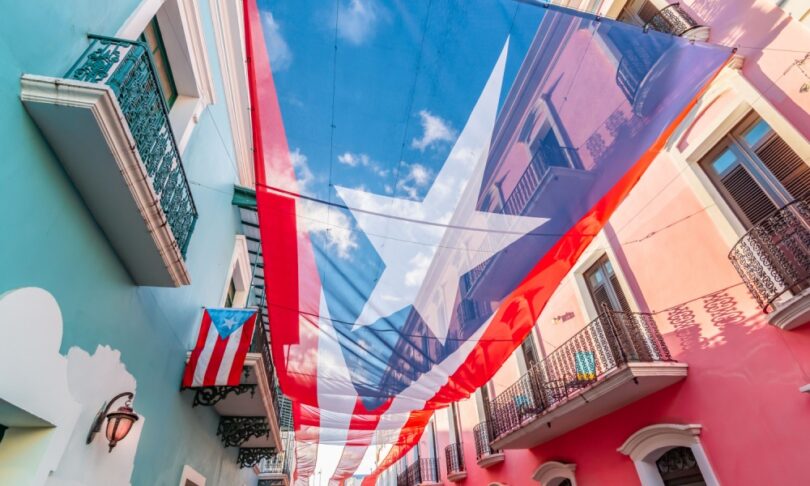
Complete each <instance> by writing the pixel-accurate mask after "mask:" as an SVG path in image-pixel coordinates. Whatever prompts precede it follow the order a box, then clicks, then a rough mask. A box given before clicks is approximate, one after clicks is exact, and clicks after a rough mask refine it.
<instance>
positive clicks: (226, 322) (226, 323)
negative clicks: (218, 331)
mask: <svg viewBox="0 0 810 486" xmlns="http://www.w3.org/2000/svg"><path fill="white" fill-rule="evenodd" d="M238 322H239V321H238V320H237V319H236V318H234V317H226V318H225V319H223V320H222V326H223V327H225V329H228V330H231V329H233V328H234V327H236V324H237V323H238Z"/></svg>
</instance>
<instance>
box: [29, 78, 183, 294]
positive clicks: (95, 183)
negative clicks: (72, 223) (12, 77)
mask: <svg viewBox="0 0 810 486" xmlns="http://www.w3.org/2000/svg"><path fill="white" fill-rule="evenodd" d="M21 85H22V87H21V93H20V97H21V99H22V101H23V104H24V105H25V108H26V109H27V110H28V113H29V114H30V115H31V118H32V119H33V120H34V122H35V123H36V124H37V126H38V127H39V128H40V130H41V131H42V133H43V135H44V136H45V138H46V139H47V140H48V143H49V144H50V146H51V148H52V149H53V151H54V152H55V153H56V155H57V156H58V158H59V161H60V162H61V164H62V166H63V167H64V169H65V171H66V172H67V174H68V175H69V176H70V179H71V181H72V182H73V184H74V186H75V187H76V189H77V190H78V192H79V193H80V195H81V197H82V199H83V200H84V202H85V204H86V205H87V207H88V208H89V209H90V212H91V213H92V214H93V218H94V219H95V220H96V222H97V223H98V225H99V226H100V227H101V228H102V230H103V231H104V234H105V235H106V237H107V239H108V240H109V241H110V244H111V245H112V247H113V248H114V249H115V252H116V253H117V254H118V256H119V258H120V259H121V261H122V263H123V264H124V266H125V267H126V269H127V271H128V272H129V274H130V275H131V276H132V278H133V280H134V281H135V282H136V283H137V284H139V285H154V286H164V287H174V286H180V285H187V284H189V283H190V277H189V272H188V269H187V268H186V264H185V260H184V258H183V255H182V252H181V251H180V248H179V246H178V245H177V242H176V240H175V238H174V235H173V234H172V231H171V228H170V227H169V225H168V224H167V220H166V215H165V214H164V213H163V210H162V209H161V205H160V200H159V198H158V196H157V195H156V193H155V191H154V189H153V188H152V185H151V182H150V180H149V177H148V176H147V173H146V167H145V166H144V165H143V162H142V161H141V158H140V155H139V153H138V150H137V148H136V147H135V140H134V139H133V138H132V134H131V133H130V130H129V126H128V124H127V122H126V119H125V118H124V114H123V112H122V111H121V107H120V106H119V105H118V102H117V100H116V97H115V95H114V94H113V91H112V90H111V89H110V88H109V87H107V86H106V85H103V84H95V83H86V82H83V81H76V80H71V79H62V78H51V77H46V76H32V75H24V76H23V77H22V81H21Z"/></svg>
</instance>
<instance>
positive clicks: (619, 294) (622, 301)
mask: <svg viewBox="0 0 810 486" xmlns="http://www.w3.org/2000/svg"><path fill="white" fill-rule="evenodd" d="M610 285H611V286H612V287H613V291H614V292H615V293H616V298H617V299H618V300H619V307H621V309H615V310H622V311H624V312H630V304H628V303H627V297H625V295H624V290H622V286H621V285H619V279H618V278H616V275H615V274H614V275H611V277H610Z"/></svg>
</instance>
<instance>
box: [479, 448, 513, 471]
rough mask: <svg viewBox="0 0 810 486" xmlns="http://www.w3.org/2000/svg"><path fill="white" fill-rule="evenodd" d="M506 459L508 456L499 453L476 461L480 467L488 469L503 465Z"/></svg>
mask: <svg viewBox="0 0 810 486" xmlns="http://www.w3.org/2000/svg"><path fill="white" fill-rule="evenodd" d="M504 459H506V456H505V455H504V454H503V453H502V452H498V453H497V454H487V455H485V456H481V458H480V459H478V461H476V464H478V467H482V468H484V469H486V468H488V467H492V466H494V465H495V464H500V463H502V462H503V461H504Z"/></svg>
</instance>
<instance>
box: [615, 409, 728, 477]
mask: <svg viewBox="0 0 810 486" xmlns="http://www.w3.org/2000/svg"><path fill="white" fill-rule="evenodd" d="M701 429H702V427H701V426H700V425H699V424H655V425H649V426H647V427H644V428H643V429H641V430H639V431H637V432H636V433H635V434H633V435H631V436H630V437H628V438H627V440H626V441H624V444H622V446H621V447H619V449H618V450H619V452H621V453H622V454H624V455H626V456H628V457H629V458H630V459H631V460H632V461H633V463H634V465H635V467H636V472H637V473H638V476H639V480H640V482H641V485H642V486H704V485H708V486H717V485H718V481H717V478H716V477H715V475H714V471H713V470H712V467H711V464H710V463H709V458H708V457H707V456H706V452H705V451H704V450H703V446H702V444H701V442H700V432H701Z"/></svg>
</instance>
